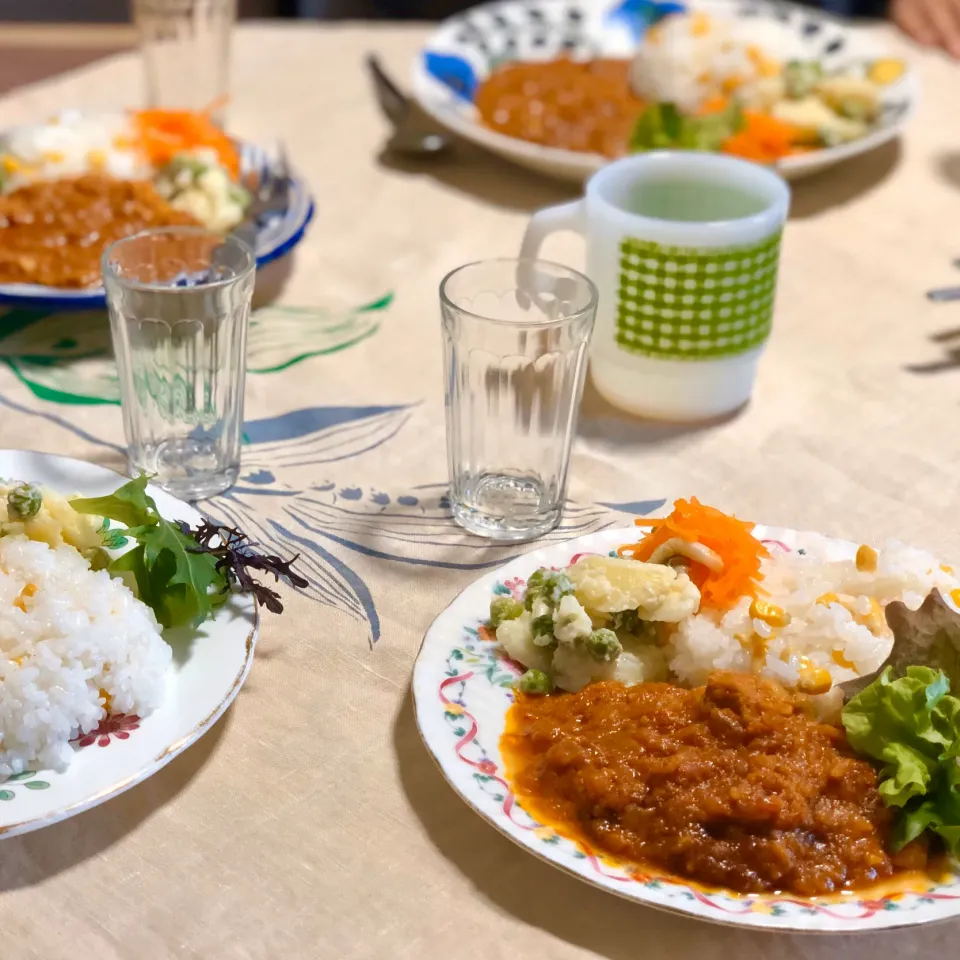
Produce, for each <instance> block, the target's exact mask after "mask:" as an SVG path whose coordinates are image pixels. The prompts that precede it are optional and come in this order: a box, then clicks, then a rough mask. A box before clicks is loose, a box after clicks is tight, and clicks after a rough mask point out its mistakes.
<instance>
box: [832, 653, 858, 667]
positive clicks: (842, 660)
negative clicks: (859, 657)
mask: <svg viewBox="0 0 960 960" xmlns="http://www.w3.org/2000/svg"><path fill="white" fill-rule="evenodd" d="M830 656H831V657H832V658H833V662H834V663H835V664H836V665H837V666H838V667H843V668H844V670H854V669H855V665H854V664H853V663H851V662H850V661H849V660H848V659H847V658H846V657H845V656H844V655H843V654H842V653H841V652H840V651H839V650H834V651H833V652H832V653H831V654H830Z"/></svg>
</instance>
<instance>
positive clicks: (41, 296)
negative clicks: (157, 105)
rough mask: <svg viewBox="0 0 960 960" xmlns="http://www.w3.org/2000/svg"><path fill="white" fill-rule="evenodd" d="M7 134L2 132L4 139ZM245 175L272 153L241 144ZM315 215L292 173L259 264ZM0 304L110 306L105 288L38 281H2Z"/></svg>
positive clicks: (265, 226)
mask: <svg viewBox="0 0 960 960" xmlns="http://www.w3.org/2000/svg"><path fill="white" fill-rule="evenodd" d="M2 138H3V134H2V133H0V139H2ZM239 148H240V171H241V175H249V174H253V175H255V176H256V177H258V178H259V177H263V176H264V175H267V176H269V174H270V171H271V169H272V167H271V160H270V156H269V154H268V153H267V151H265V150H264V149H262V148H261V147H258V146H255V145H254V144H251V143H240V144H239ZM312 218H313V198H312V197H311V196H310V190H309V188H308V187H307V184H306V183H305V181H304V180H303V179H301V178H300V177H299V176H298V175H297V174H296V173H293V174H292V177H291V184H290V204H289V206H288V207H287V209H286V210H285V211H284V212H283V213H282V214H279V215H277V214H274V215H271V216H270V217H269V218H265V219H264V220H263V221H262V222H261V223H260V224H259V226H258V230H257V242H256V250H255V251H254V252H255V253H256V255H257V266H258V267H263V266H266V265H267V264H268V263H271V262H273V261H274V260H277V259H278V258H280V257H282V256H283V255H284V254H285V253H288V252H289V251H290V250H292V249H293V248H294V247H295V246H296V245H297V244H298V243H299V242H300V241H301V240H302V239H303V235H304V233H305V232H306V229H307V225H308V224H309V223H310V220H311V219H312ZM0 305H9V306H19V307H31V308H37V309H44V310H96V309H97V308H99V307H104V306H106V300H105V297H104V293H103V288H102V287H97V288H95V289H91V290H67V289H58V288H56V287H45V286H42V285H40V284H34V283H0Z"/></svg>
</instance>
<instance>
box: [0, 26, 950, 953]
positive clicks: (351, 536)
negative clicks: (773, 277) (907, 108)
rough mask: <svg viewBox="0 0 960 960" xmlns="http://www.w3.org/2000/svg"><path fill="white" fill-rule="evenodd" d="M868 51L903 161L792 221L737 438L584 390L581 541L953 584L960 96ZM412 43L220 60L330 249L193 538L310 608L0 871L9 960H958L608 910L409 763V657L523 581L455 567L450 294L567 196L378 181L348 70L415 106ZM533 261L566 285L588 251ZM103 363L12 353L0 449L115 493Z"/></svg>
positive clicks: (517, 180) (493, 167) (241, 122)
mask: <svg viewBox="0 0 960 960" xmlns="http://www.w3.org/2000/svg"><path fill="white" fill-rule="evenodd" d="M877 29H879V30H880V31H881V32H882V33H883V34H884V39H885V40H887V41H888V42H889V44H890V45H891V47H892V48H893V49H894V50H896V51H897V52H900V53H908V54H910V53H913V54H915V55H916V64H917V67H918V69H919V73H920V77H921V80H922V82H923V87H924V96H923V103H922V106H921V110H920V115H919V116H918V117H917V119H916V122H915V123H914V124H913V126H912V127H911V128H910V130H909V134H908V136H907V138H906V139H905V140H904V141H903V143H901V144H897V145H891V146H888V147H887V148H885V149H881V150H878V151H877V152H876V153H874V154H871V155H870V156H868V157H866V158H864V159H861V160H858V161H855V162H853V163H850V164H848V165H847V166H845V167H841V168H838V169H836V170H834V171H831V172H828V173H826V174H824V175H822V176H820V177H818V178H817V179H814V180H811V181H808V182H805V183H801V184H799V185H797V186H796V189H795V195H794V204H793V214H792V217H791V220H790V223H789V225H788V227H787V231H786V236H785V243H784V250H783V257H782V266H781V276H780V285H779V293H778V300H777V309H776V314H775V320H774V334H773V339H772V341H771V343H770V347H769V350H768V353H767V355H766V357H765V359H764V361H763V363H762V365H761V367H760V376H759V380H758V383H757V388H756V393H755V396H754V399H753V402H752V403H751V404H750V406H749V408H748V409H746V410H745V411H743V412H742V413H741V414H740V415H739V416H737V417H736V418H734V419H732V420H728V421H726V422H724V423H721V424H718V425H714V426H711V427H709V428H675V427H671V426H667V425H655V424H642V423H639V422H637V421H632V420H629V419H627V418H624V417H621V416H620V415H618V414H617V412H616V411H614V410H613V409H611V408H609V407H607V406H605V405H604V404H603V403H602V402H601V401H600V400H598V398H597V397H596V395H595V394H594V393H592V392H591V391H590V390H589V388H588V391H587V396H586V399H585V403H584V410H583V418H582V422H581V426H580V431H579V439H578V441H577V444H576V448H575V451H574V456H573V464H572V482H571V489H570V496H571V500H572V503H571V506H570V510H569V511H568V517H567V520H566V521H565V527H566V528H567V530H569V531H571V532H572V531H574V530H579V531H584V532H585V531H588V530H591V529H597V528H599V527H602V526H606V525H611V524H626V523H629V522H630V513H629V510H630V506H629V505H630V504H631V503H634V502H638V501H646V500H658V499H661V498H671V497H676V496H681V495H689V494H697V495H698V496H700V497H701V498H702V499H704V500H705V501H707V502H709V503H714V504H717V505H718V506H720V507H722V508H725V509H728V510H732V511H736V512H737V513H739V514H740V515H742V516H745V517H748V518H754V519H757V520H762V521H765V522H768V523H772V524H782V525H789V526H794V527H798V528H812V529H816V530H821V531H824V532H826V533H829V534H836V535H841V536H846V537H849V538H851V539H856V540H864V541H873V542H876V541H883V540H884V539H885V538H887V537H902V538H905V539H906V540H908V541H910V542H913V543H915V544H917V545H920V546H924V547H928V548H932V549H934V550H936V551H939V552H941V554H942V555H943V556H944V557H949V558H952V559H953V560H954V561H956V560H958V559H960V531H958V529H957V526H956V524H955V519H956V517H957V516H958V511H960V485H958V482H957V477H958V474H960V436H958V431H957V427H956V424H957V411H958V407H960V346H957V345H958V344H960V308H957V307H951V306H949V305H947V306H934V305H932V304H929V303H928V302H927V301H926V300H925V299H924V297H923V291H925V290H926V289H928V288H930V287H932V286H936V285H943V284H946V283H950V282H960V274H958V273H956V272H955V271H954V270H953V268H952V267H951V260H952V258H953V256H954V255H956V254H960V234H958V232H957V230H956V229H954V227H953V226H952V225H953V224H956V223H958V222H960V138H958V137H957V130H956V124H955V123H954V117H955V114H956V111H955V108H954V101H955V97H956V90H957V84H958V80H960V74H958V71H957V68H956V67H955V66H954V65H952V64H950V63H948V62H947V60H946V59H945V58H944V57H942V56H940V55H938V54H933V53H923V54H920V53H916V51H910V50H908V49H907V47H906V44H905V43H902V42H900V41H899V40H897V39H896V38H895V37H894V36H893V34H892V32H888V31H886V29H885V28H877ZM426 33H427V30H426V28H424V27H420V26H417V27H408V28H403V27H372V26H369V25H364V26H363V27H354V26H347V27H344V28H331V27H318V26H313V25H307V24H303V23H297V24H295V25H292V26H290V27H287V28H284V27H276V26H266V25H261V24H254V25H245V26H243V27H241V28H240V30H239V31H238V34H237V38H236V48H235V49H236V56H235V62H234V82H233V91H234V97H233V101H232V103H231V105H230V108H229V113H230V124H231V127H232V129H234V130H235V131H236V132H237V133H238V134H240V135H242V136H246V137H248V138H251V139H255V140H257V141H258V142H261V143H268V142H270V141H271V140H273V139H275V138H282V139H283V140H284V141H285V143H286V145H287V148H288V151H289V155H290V156H291V157H292V158H293V160H294V161H295V164H296V166H297V167H298V169H299V170H300V171H301V172H302V173H303V174H304V175H305V176H306V177H307V178H308V180H309V181H310V183H311V184H312V185H313V188H314V190H315V193H316V199H317V215H316V218H315V220H314V223H313V226H312V229H311V230H310V233H309V235H308V237H307V240H306V241H305V243H304V244H303V245H302V246H301V247H300V248H299V249H298V250H297V253H296V256H295V258H293V259H292V260H288V261H287V262H286V263H284V264H283V265H282V266H281V267H278V269H276V270H273V271H272V273H271V275H270V276H267V277H265V278H264V279H263V282H264V285H269V284H273V285H274V287H275V288H276V290H277V291H279V293H278V296H279V300H278V303H279V304H281V305H287V306H289V307H291V308H297V309H290V310H277V309H276V308H272V310H273V312H272V313H271V312H270V311H266V312H264V313H262V314H260V315H259V316H260V320H259V321H258V322H259V324H260V331H259V334H258V336H257V337H254V339H253V341H252V344H251V360H250V364H249V366H250V368H251V370H252V371H254V372H252V373H251V375H250V377H249V380H248V388H247V444H246V446H245V448H244V452H245V462H244V469H243V480H242V481H241V484H240V487H239V488H238V490H237V491H235V494H234V495H233V497H231V498H227V499H220V500H218V501H216V502H215V503H214V504H213V505H212V506H211V512H214V513H219V514H220V515H221V516H223V517H232V518H234V519H236V520H237V521H238V522H240V523H241V524H243V525H244V526H245V527H248V528H249V529H250V530H251V531H252V532H253V533H254V534H255V535H256V536H257V537H258V538H260V539H262V540H264V541H266V542H267V543H269V544H271V545H273V546H275V547H276V548H277V549H282V550H284V551H301V552H302V554H303V558H304V569H305V570H306V571H307V572H308V573H309V576H310V578H311V580H312V581H313V583H314V586H313V587H312V588H311V592H310V593H311V595H310V596H308V597H294V596H290V595H289V591H287V592H286V602H287V607H286V612H285V613H284V614H283V616H282V617H273V616H269V615H268V616H266V618H265V623H264V628H263V633H262V636H261V638H260V642H259V646H258V648H257V657H256V662H255V664H254V667H253V670H252V672H251V674H250V678H249V680H248V681H247V683H246V686H245V687H244V688H243V690H242V691H241V693H240V696H239V697H238V699H237V701H236V703H235V705H234V706H233V708H232V709H231V710H230V711H229V712H228V714H227V715H226V716H225V717H224V718H223V719H222V720H221V721H220V722H219V723H218V724H217V726H216V728H215V729H214V730H213V731H212V732H210V733H209V734H208V735H207V736H206V737H204V738H203V739H202V740H201V741H200V742H199V743H198V744H197V745H195V746H194V747H192V748H191V749H190V750H188V751H187V752H186V753H185V754H183V755H182V756H181V757H179V758H178V759H177V760H175V761H174V762H172V763H171V764H170V765H169V766H168V767H166V768H165V769H164V770H163V771H162V772H160V773H159V774H158V775H157V776H155V777H153V778H152V779H150V780H148V781H147V782H146V783H144V784H143V785H141V786H139V787H136V788H135V789H133V790H131V791H130V792H129V793H127V794H125V795H124V796H122V797H120V798H119V799H116V800H114V801H112V802H110V803H108V804H106V805H105V806H102V807H100V808H98V809H96V810H94V811H92V812H90V813H86V814H84V815H82V816H79V817H77V818H75V819H72V820H69V821H67V822H64V823H61V824H59V825H57V826H54V827H51V828H49V829H46V830H43V831H40V832H39V833H35V834H31V835H28V836H23V837H17V838H14V839H10V840H6V841H3V842H2V843H0V953H2V955H3V957H4V960H6V958H11V960H20V958H42V960H52V958H60V957H74V956H81V955H82V956H91V957H94V956H95V957H97V960H115V958H138V960H152V958H165V957H178V958H179V957H182V958H202V960H218V958H271V960H273V958H279V957H287V958H301V957H303V958H314V957H317V958H336V960H355V958H356V960H359V958H363V960H387V958H406V957H411V958H418V960H422V958H434V957H437V958H440V957H445V958H450V957H456V958H457V960H473V958H476V960H493V958H497V957H502V958H509V960H516V958H518V957H550V958H563V960H566V958H571V960H572V958H584V957H606V958H609V960H628V958H634V957H644V958H647V960H661V958H663V960H667V958H669V960H673V958H681V957H683V958H685V957H694V956H696V957H698V958H700V960H727V958H730V960H732V958H735V957H737V958H739V957H742V956H745V955H750V956H753V957H763V958H771V960H772V958H774V957H776V958H778V960H779V958H785V957H786V958H789V957H796V958H804V960H807V958H809V960H834V958H836V960H840V958H843V960H869V958H872V957H874V956H875V955H876V953H877V951H881V952H883V953H884V954H885V955H887V956H895V957H897V958H902V960H908V958H911V957H921V956H923V957H928V956H935V955H937V954H938V953H940V954H946V953H947V952H948V951H950V950H951V949H953V948H951V946H950V945H951V944H952V943H954V942H955V940H956V938H957V936H958V934H960V925H958V924H957V923H956V922H954V923H948V924H945V925H942V926H939V927H933V928H928V929H919V930H913V931H902V932H893V933H889V934H885V935H884V936H883V937H882V939H881V938H880V937H878V936H873V937H870V936H867V937H862V938H856V939H851V938H849V937H843V936H831V937H819V938H818V937H785V936H771V935H763V934H752V933H745V932H737V931H735V930H728V929H720V928H717V927H713V926H709V925H707V924H705V923H700V922H696V921H693V920H688V919H683V918H679V917H675V916H670V915H667V914H663V913H658V912H656V911H654V910H650V909H646V908H644V907H641V906H638V905H636V904H633V903H629V902H626V901H623V900H619V899H617V898H616V897H613V896H610V895H609V894H606V893H602V892H600V891H598V890H595V889H593V888H591V887H589V886H587V885H586V884H584V883H581V882H580V881H578V880H576V879H573V878H571V877H568V876H566V875H564V874H563V873H561V872H559V871H557V870H554V869H553V868H552V867H550V866H548V865H547V864H545V863H543V862H541V861H539V860H538V859H536V858H535V857H532V856H530V855H529V854H527V853H524V852H522V851H521V850H519V849H518V848H517V847H515V846H514V845H513V844H512V843H510V842H509V841H508V840H506V839H504V838H503V837H501V836H500V835H499V834H497V833H496V832H495V831H494V830H493V829H491V828H490V827H489V826H488V825H487V824H485V823H484V822H483V821H482V820H481V819H480V818H479V817H477V816H476V815H474V814H473V813H472V812H471V811H470V810H469V809H468V808H467V807H466V806H465V805H464V804H463V803H462V801H461V800H460V799H459V798H458V797H457V796H456V795H455V794H454V793H453V792H452V791H451V790H450V788H449V787H448V786H447V785H446V783H445V782H444V781H443V779H442V777H441V776H440V774H439V772H438V771H437V769H436V768H435V766H434V764H433V761H432V760H431V759H430V757H429V756H428V755H427V752H426V750H425V749H424V747H423V745H422V744H421V742H420V739H419V737H418V734H417V731H416V727H415V725H414V720H413V715H412V710H411V702H410V696H409V682H410V675H411V669H412V667H413V662H414V658H415V657H416V654H417V650H418V647H419V645H420V640H421V637H422V636H423V633H424V631H425V630H426V629H427V627H428V626H429V624H430V622H431V620H432V619H433V618H434V617H435V616H436V614H437V613H438V612H439V611H440V610H442V609H443V607H444V606H446V605H447V604H448V603H449V602H450V601H451V600H452V599H453V598H454V596H455V595H456V594H457V593H458V592H459V591H460V590H462V589H463V588H464V587H465V586H466V585H467V584H468V583H470V581H471V580H473V579H474V578H475V577H476V576H477V573H478V571H477V568H478V567H481V566H483V565H486V564H490V563H491V562H493V561H494V560H496V559H497V558H498V557H506V556H508V555H511V554H512V553H515V552H516V548H513V549H510V550H504V549H499V550H498V549H495V548H491V547H487V546H485V545H484V544H483V543H481V542H479V541H476V540H473V539H470V538H468V537H467V536H465V535H464V534H462V533H460V532H459V531H458V530H457V529H456V528H455V527H454V526H453V525H452V523H451V521H450V519H449V514H448V511H447V509H446V505H445V501H444V499H443V494H444V484H445V481H446V469H447V468H446V460H445V454H444V430H443V395H442V390H443V381H442V377H441V351H440V338H439V318H438V308H437V284H438V283H439V281H440V279H441V277H442V276H443V275H444V273H445V272H446V271H448V270H449V269H451V268H452V267H455V266H457V265H458V264H461V263H465V262H467V261H470V260H474V259H477V258H482V257H488V256H497V255H510V254H513V253H515V252H516V250H517V248H518V245H519V242H520V237H521V234H522V231H523V228H524V224H525V222H526V220H527V217H528V215H529V212H530V211H531V210H533V209H535V208H537V207H539V206H543V205H545V204H549V203H554V202H558V201H561V200H563V199H567V198H569V197H570V196H571V195H572V190H571V189H568V188H566V187H564V186H562V185H555V184H551V183H549V182H546V181H542V180H539V179H537V178H535V177H534V176H532V175H528V174H525V173H523V172H521V171H519V170H516V169H514V168H512V167H510V166H508V165H506V164H504V163H501V162H499V161H497V160H494V159H492V158H489V157H486V156H483V155H481V154H480V153H478V152H474V151H472V150H466V151H464V152H463V153H462V154H461V155H460V156H459V158H454V157H451V158H449V159H440V160H436V161H434V162H433V163H432V164H428V163H424V164H423V165H421V166H420V167H419V168H417V167H413V166H405V165H402V164H399V163H397V162H396V161H392V160H389V159H386V158H384V157H382V156H381V155H380V154H381V143H382V140H383V138H384V135H385V132H386V130H385V126H384V122H383V121H382V120H381V118H380V116H379V115H378V113H377V111H376V109H375V107H374V101H373V98H372V96H371V90H370V88H369V85H368V80H367V77H366V76H365V74H364V71H363V56H364V54H365V53H366V52H367V51H370V50H376V51H378V52H380V53H381V54H382V55H383V57H384V58H385V60H386V62H387V64H388V66H389V67H390V68H392V69H393V70H394V71H395V72H396V73H398V74H399V75H401V76H405V73H406V68H407V65H408V63H409V61H410V60H411V58H412V57H413V55H414V53H415V52H416V50H417V48H418V46H419V44H420V42H421V41H422V39H423V38H424V36H425V35H426ZM140 79H141V78H140V65H139V62H138V60H137V59H136V58H135V56H133V55H122V56H119V57H117V58H115V59H112V60H109V61H105V62H103V63H100V64H97V65H95V66H93V67H89V68H85V69H83V70H82V71H79V72H77V73H73V74H70V75H66V76H64V77H62V78H59V79H56V80H54V81H51V82H47V83H44V84H42V85H40V86H37V87H33V88H28V89H25V90H22V91H20V92H18V93H16V94H15V95H12V96H10V97H8V98H7V99H5V100H3V101H0V127H5V126H7V125H10V124H13V123H17V122H21V121H27V120H30V119H31V118H36V117H42V116H45V115H47V114H49V113H50V112H52V111H54V110H55V109H58V108H60V107H62V106H66V105H78V106H83V107H85V108H93V107H121V106H129V105H136V104H137V103H138V102H139V93H140V89H139V84H140ZM545 253H546V254H548V255H550V256H552V257H553V258H554V259H561V260H565V261H567V262H569V263H571V264H573V265H575V266H576V265H581V264H582V262H583V251H582V249H581V247H580V245H579V242H578V241H577V240H576V239H574V238H564V237H561V238H554V239H553V240H552V241H551V243H550V245H549V246H548V247H547V249H546V251H545ZM391 294H392V295H393V299H392V301H390V300H389V297H390V295H391ZM359 307H365V308H366V309H361V310H358V309H357V308H359ZM301 308H303V310H302V312H301ZM308 308H309V309H308ZM954 336H956V339H953V337H954ZM105 338H106V333H105V320H104V318H103V315H102V314H94V315H90V316H87V317H85V318H82V319H72V318H70V319H67V320H64V319H63V318H58V317H40V316H37V315H35V314H30V313H23V312H21V311H14V312H13V313H10V314H7V316H6V317H5V318H2V319H0V361H2V362H0V417H2V420H0V423H2V445H3V446H6V447H25V448H33V449H40V450H46V451H50V452H55V453H61V454H68V455H72V456H75V457H81V458H85V459H90V460H95V461H97V462H101V463H103V464H105V465H108V466H113V467H118V468H120V467H122V463H123V459H122V444H123V438H122V430H121V422H120V413H119V408H118V407H117V406H116V404H115V402H114V401H115V399H116V384H115V382H114V381H113V379H112V376H111V372H110V369H109V363H108V362H107V361H105V360H104V359H103V348H104V346H105V344H106V339H105ZM254 341H255V342H254ZM64 358H66V359H64ZM954 948H955V947H954Z"/></svg>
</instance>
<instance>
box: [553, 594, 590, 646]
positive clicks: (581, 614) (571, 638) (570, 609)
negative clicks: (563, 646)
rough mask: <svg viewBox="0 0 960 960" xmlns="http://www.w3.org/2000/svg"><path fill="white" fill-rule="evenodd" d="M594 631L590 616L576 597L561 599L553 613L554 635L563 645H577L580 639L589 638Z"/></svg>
mask: <svg viewBox="0 0 960 960" xmlns="http://www.w3.org/2000/svg"><path fill="white" fill-rule="evenodd" d="M592 630H593V621H591V619H590V614H589V613H587V611H586V610H584V609H583V607H582V606H581V605H580V603H579V601H578V600H577V598H576V597H574V596H566V597H562V598H561V599H560V603H559V604H558V606H557V609H556V610H554V611H553V635H554V636H555V637H556V638H557V639H558V640H559V641H560V642H561V643H575V642H576V641H577V639H578V638H580V637H589V636H590V633H591V631H592Z"/></svg>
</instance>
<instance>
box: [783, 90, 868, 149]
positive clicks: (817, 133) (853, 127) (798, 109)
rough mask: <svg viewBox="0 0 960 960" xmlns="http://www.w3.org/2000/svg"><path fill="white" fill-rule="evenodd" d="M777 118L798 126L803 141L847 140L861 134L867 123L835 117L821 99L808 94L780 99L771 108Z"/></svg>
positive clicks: (839, 141) (826, 141)
mask: <svg viewBox="0 0 960 960" xmlns="http://www.w3.org/2000/svg"><path fill="white" fill-rule="evenodd" d="M771 113H772V114H773V116H774V117H775V118H776V119H777V120H782V121H783V122H784V123H790V124H792V125H793V126H795V127H798V128H799V134H800V138H799V139H800V140H801V141H802V142H803V143H809V144H818V143H821V142H822V143H830V144H833V143H847V142H849V141H851V140H856V139H857V138H858V137H862V136H863V135H864V134H865V133H866V132H867V125H866V124H865V123H861V122H859V121H857V120H848V119H846V118H845V117H839V116H837V114H836V113H834V112H833V110H831V109H830V108H829V107H828V106H827V105H826V104H825V103H824V102H823V101H822V100H821V99H819V98H818V97H814V96H810V97H805V98H804V99H803V100H782V101H781V102H780V103H777V104H775V105H774V107H773V110H772V111H771Z"/></svg>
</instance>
